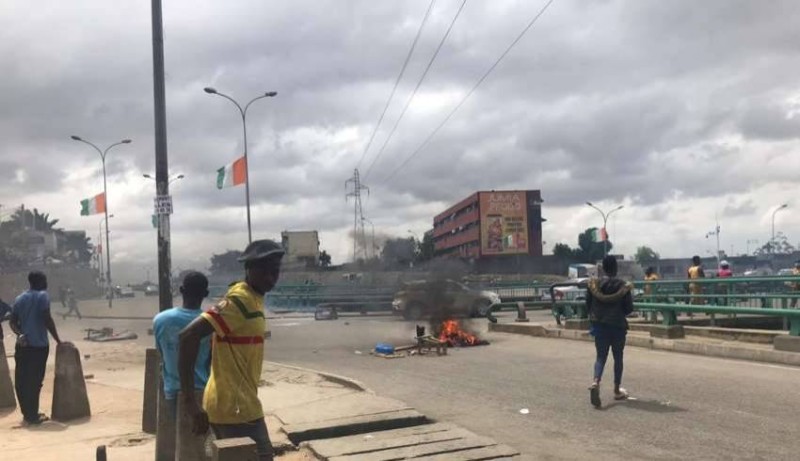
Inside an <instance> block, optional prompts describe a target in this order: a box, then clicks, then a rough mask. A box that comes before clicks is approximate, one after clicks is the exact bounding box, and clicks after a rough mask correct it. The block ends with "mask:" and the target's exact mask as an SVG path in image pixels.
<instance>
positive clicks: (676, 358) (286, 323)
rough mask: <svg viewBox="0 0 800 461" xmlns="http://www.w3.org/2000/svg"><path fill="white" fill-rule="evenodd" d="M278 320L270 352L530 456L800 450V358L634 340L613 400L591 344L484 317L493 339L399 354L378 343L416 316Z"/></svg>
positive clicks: (785, 453) (399, 334)
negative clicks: (530, 333)
mask: <svg viewBox="0 0 800 461" xmlns="http://www.w3.org/2000/svg"><path fill="white" fill-rule="evenodd" d="M507 315H510V314H507ZM546 315H547V314H546V313H534V314H532V317H534V318H535V317H540V318H544V317H546ZM270 324H271V327H272V340H271V341H269V342H268V343H267V346H266V347H267V357H268V359H269V360H273V361H277V362H283V363H288V364H293V365H298V366H304V367H309V368H314V369H318V370H324V371H328V372H332V373H336V374H340V375H344V376H348V377H351V378H354V379H357V380H359V381H361V382H362V383H364V384H365V385H366V386H367V387H369V388H370V389H372V390H374V391H375V392H377V393H379V394H381V395H385V396H388V397H393V398H397V399H399V400H402V401H404V402H407V403H408V404H410V405H412V406H414V407H416V408H417V409H419V410H420V411H421V412H423V413H424V414H426V415H428V416H429V417H431V418H434V419H436V420H442V421H452V422H455V423H458V424H461V425H463V426H465V427H467V428H469V429H470V430H472V431H474V432H477V433H480V434H484V435H487V436H491V437H493V438H495V439H496V440H498V441H500V442H503V443H507V444H509V445H511V446H513V447H515V448H517V449H519V450H521V451H522V452H523V453H524V459H589V458H591V459H609V460H611V459H614V460H618V459H665V460H666V459H704V460H713V459H720V460H730V459H771V460H777V459H786V460H789V459H797V456H798V455H797V454H798V453H800V438H798V437H797V434H799V433H800V418H798V410H800V393H798V390H797V383H798V380H800V368H792V367H783V366H775V365H767V364H758V363H750V362H740V361H732V360H725V359H716V358H706V357H698V356H691V355H684V354H676V353H668V352H660V351H652V350H647V349H640V348H628V349H627V350H626V357H625V359H626V362H625V365H626V373H625V378H624V384H623V385H624V386H625V387H626V388H627V389H628V390H629V391H630V392H631V395H632V396H633V397H635V400H631V401H628V402H623V403H614V402H613V399H612V389H611V382H612V380H611V374H610V372H611V371H612V370H611V359H609V364H608V366H607V370H606V376H607V381H605V382H604V385H603V398H604V407H605V408H604V409H603V410H595V409H593V408H592V407H591V406H590V405H589V401H588V400H589V399H588V391H587V390H586V387H587V385H588V384H589V382H590V380H591V374H592V373H591V368H592V363H593V359H594V348H593V345H592V344H591V343H585V342H578V341H569V340H558V339H545V338H531V337H522V336H516V335H509V334H503V333H491V334H490V333H488V332H486V321H485V320H482V321H475V322H474V325H475V327H476V328H477V329H478V330H479V331H481V335H482V337H484V338H486V339H488V340H489V341H491V345H489V346H482V347H475V348H466V349H451V352H450V354H449V355H447V356H446V357H435V356H434V357H407V358H402V359H391V360H389V359H383V358H378V357H373V356H370V355H369V351H370V350H371V349H372V348H373V347H374V346H375V344H376V343H377V342H390V343H394V344H395V345H402V344H410V343H411V340H412V338H413V337H414V324H413V323H411V322H404V321H402V320H398V319H395V318H391V317H369V318H361V317H341V318H340V319H339V320H338V321H314V320H313V319H308V318H299V319H279V320H272V321H271V322H270ZM523 408H527V409H529V413H528V414H521V413H520V410H521V409H523Z"/></svg>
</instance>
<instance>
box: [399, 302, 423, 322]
mask: <svg viewBox="0 0 800 461" xmlns="http://www.w3.org/2000/svg"><path fill="white" fill-rule="evenodd" d="M424 314H425V306H424V305H422V304H420V303H410V304H409V305H408V306H406V309H405V310H404V311H403V318H405V319H406V320H420V319H422V317H423V315H424Z"/></svg>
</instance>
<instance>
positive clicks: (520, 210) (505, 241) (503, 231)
mask: <svg viewBox="0 0 800 461" xmlns="http://www.w3.org/2000/svg"><path fill="white" fill-rule="evenodd" d="M479 200H480V211H481V254H484V255H515V254H526V253H528V206H527V203H526V200H525V192H524V191H520V192H481V194H480V199H479Z"/></svg>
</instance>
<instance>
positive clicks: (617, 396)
mask: <svg viewBox="0 0 800 461" xmlns="http://www.w3.org/2000/svg"><path fill="white" fill-rule="evenodd" d="M614 400H628V391H626V390H625V389H623V388H621V387H620V388H619V392H614Z"/></svg>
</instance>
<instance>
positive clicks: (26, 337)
mask: <svg viewBox="0 0 800 461" xmlns="http://www.w3.org/2000/svg"><path fill="white" fill-rule="evenodd" d="M28 283H29V284H30V289H29V290H28V291H26V292H24V293H22V294H21V295H19V296H18V297H17V299H16V300H15V301H14V306H13V308H12V313H11V329H12V330H14V333H16V334H17V344H16V348H15V352H14V361H15V363H16V370H14V388H15V390H16V392H17V400H18V401H19V406H20V408H21V409H22V416H23V418H24V421H25V423H26V424H29V425H38V424H41V423H43V422H45V421H47V420H49V418H48V417H47V416H46V415H45V414H44V413H39V394H40V393H41V390H42V382H43V381H44V372H45V367H46V365H47V356H48V355H49V354H50V343H49V340H48V337H47V333H48V332H49V333H50V335H52V336H53V339H55V340H56V343H58V344H61V338H59V336H58V331H57V330H56V324H55V323H54V322H53V317H52V316H51V315H50V297H49V296H48V295H47V276H45V275H44V274H43V273H42V272H39V271H34V272H31V273H30V274H28Z"/></svg>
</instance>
